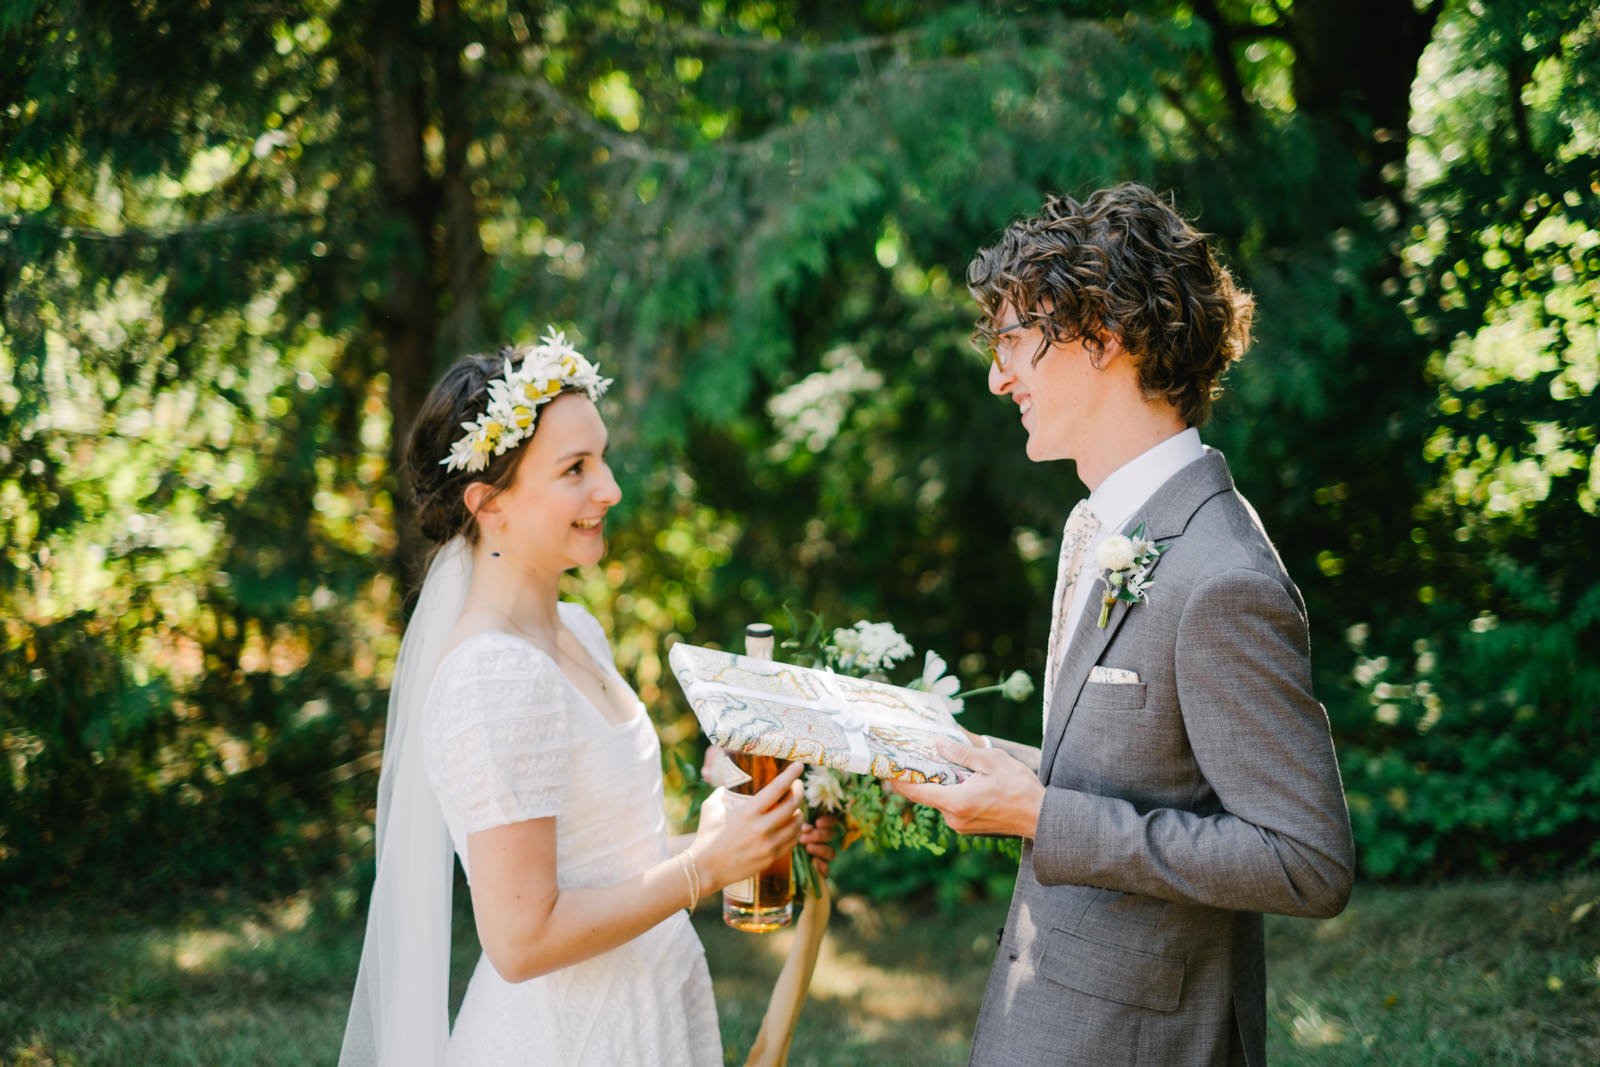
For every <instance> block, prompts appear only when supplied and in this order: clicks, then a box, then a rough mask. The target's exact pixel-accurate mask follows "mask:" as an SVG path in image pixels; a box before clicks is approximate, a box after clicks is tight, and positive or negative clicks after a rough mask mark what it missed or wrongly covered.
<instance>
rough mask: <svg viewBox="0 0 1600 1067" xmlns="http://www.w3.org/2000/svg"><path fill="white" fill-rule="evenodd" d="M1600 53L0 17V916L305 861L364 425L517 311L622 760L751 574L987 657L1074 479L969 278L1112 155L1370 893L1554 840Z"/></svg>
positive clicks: (436, 10)
mask: <svg viewBox="0 0 1600 1067" xmlns="http://www.w3.org/2000/svg"><path fill="white" fill-rule="evenodd" d="M1597 56H1600V21H1597V19H1596V16H1595V14H1594V12H1593V10H1592V9H1591V8H1590V6H1588V5H1584V4H1581V3H1576V2H1571V0H1547V2H1541V3H1538V4H1532V5H1529V4H1512V3H1509V2H1506V0H1472V2H1450V3H1445V2H1442V0H1436V2H1432V3H1428V4H1426V5H1424V6H1420V7H1419V6H1416V5H1404V4H1402V5H1394V4H1380V3H1377V0H1359V2H1354V3H1352V2H1349V0H1347V2H1344V3H1337V4H1336V3H1333V2H1331V0H1301V2H1298V3H1293V4H1291V3H1289V2H1288V0H1271V2H1264V3H1257V2H1246V0H1198V2H1189V3H1179V2H1171V0H1141V2H1139V3H1135V4H1131V5H1128V4H1121V5H1110V4H1101V3H1093V2H1089V0H1067V2H1062V3H1053V4H1050V3H1040V4H1012V5H1004V6H1000V5H990V4H984V3H948V2H946V3H933V4H917V5H911V4H905V3H899V2H894V0H873V2H871V3H867V4H860V5H850V4H837V5H829V4H825V5H798V4H787V3H773V4H743V3H723V2H717V3H698V4H691V3H681V2H656V3H648V2H647V3H636V2H632V0H629V2H621V0H616V2H581V3H572V4H565V5H554V6H550V7H548V8H545V9H541V10H534V9H525V8H523V7H521V6H519V5H511V4H506V3H503V2H473V0H432V2H431V3H424V4H421V5H416V4H400V3H397V2H380V0H368V2H364V3H356V2H337V0H321V2H310V3H300V4H292V3H287V2H274V0H261V2H253V3H250V4H223V3H215V2H213V3H209V4H207V3H192V4H172V3H163V2H159V0H146V2H143V3H139V4H130V5H122V6H118V5H53V4H45V3H40V2H35V0H12V2H10V3H7V4H5V5H4V6H0V57H3V58H0V316H3V318H0V364H3V370H4V372H5V373H4V375H3V376H0V419H3V426H4V433H3V435H0V503H3V507H0V526H3V527H4V530H5V554H6V555H5V559H6V567H5V568H4V570H3V571H0V597H3V598H4V609H3V614H4V617H5V645H4V647H5V657H6V658H5V666H4V669H3V671H0V746H3V748H4V751H5V755H6V757H7V759H6V763H5V764H4V765H3V766H0V810H3V811H4V812H5V814H4V816H3V817H0V870H4V871H5V872H6V875H7V877H6V884H7V886H8V887H11V889H10V891H12V892H29V891H33V890H35V889H40V888H43V887H47V886H49V885H52V884H56V883H60V882H63V881H65V880H66V879H68V878H70V877H73V876H74V874H75V872H82V871H85V870H93V869H100V870H109V869H110V866H109V864H110V861H113V860H116V861H123V863H122V866H123V868H124V869H133V870H136V871H139V872H142V877H143V879H145V880H146V881H150V882H158V883H160V884H171V883H173V882H174V881H177V882H180V883H186V882H194V883H201V882H210V881H217V880H233V879H239V878H250V879H258V878H278V879H281V880H284V881H286V882H287V881H290V880H293V879H298V878H301V877H304V876H305V875H306V873H307V872H308V871H314V870H325V869H327V867H328V866H330V865H335V866H337V865H348V864H350V863H352V862H354V857H356V856H359V854H360V849H361V847H362V843H363V841H364V840H365V836H364V835H365V834H366V823H365V819H364V816H363V812H364V811H365V808H366V806H367V804H368V803H369V802H370V796H371V791H372V775H371V772H372V770H373V769H374V768H375V767H376V754H377V749H378V746H379V744H380V742H381V738H380V737H379V734H380V733H381V730H380V729H379V727H380V725H381V721H382V710H383V705H384V699H383V688H384V686H385V685H386V679H387V675H388V671H389V668H390V664H391V661H392V657H393V652H394V649H395V647H396V644H397V639H398V631H399V627H400V625H401V620H402V618H403V602H404V594H405V591H406V590H407V588H408V587H409V584H410V582H411V581H412V579H413V576H414V575H413V571H412V569H411V567H412V564H413V562H414V560H415V559H416V558H417V555H418V552H419V543H418V538H417V535H416V534H415V532H414V530H413V528H412V527H411V525H410V524H409V522H408V521H407V518H406V515H405V510H404V508H403V507H400V508H397V507H396V506H395V504H394V501H395V500H396V499H403V491H404V487H403V486H399V485H397V484H396V483H395V479H394V474H393V471H394V469H395V466H394V464H393V462H392V460H393V456H394V454H395V449H396V447H397V443H398V442H399V441H401V440H403V437H404V434H405V431H406V429H407V427H408V426H409V424H410V420H411V418H412V416H413V413H414V412H415V411H416V408H417V405H418V403H419V401H420V398H421V396H422V395H423V394H424V393H425V391H426V389H427V388H428V386H429V384H430V382H431V379H432V377H433V376H434V374H435V373H436V372H437V371H438V369H440V368H441V367H442V366H443V365H444V364H445V363H447V362H448V361H449V360H450V359H451V358H453V357H454V356H455V355H457V354H460V353H461V352H464V351H469V350H475V349H482V348H486V347H489V346H490V345H492V344H494V343H497V342H499V341H502V340H508V339H528V338H531V337H533V336H535V335H537V334H538V333H539V332H541V330H542V328H543V326H544V325H545V324H546V323H555V324H558V325H561V326H564V327H567V328H569V329H571V330H574V331H575V332H576V333H577V334H578V335H579V336H581V337H582V338H583V339H584V341H585V347H586V350H588V351H589V352H591V353H592V354H594V355H596V356H597V357H598V358H599V359H600V360H601V361H602V363H603V364H604V365H605V366H606V368H607V370H608V373H614V374H615V375H616V377H617V378H618V380H619V386H618V389H617V390H616V394H615V395H616V396H617V397H618V399H617V400H616V401H615V402H614V405H613V407H612V408H611V409H610V414H611V422H612V429H613V439H614V441H615V442H616V445H617V447H616V455H617V457H618V465H619V468H620V471H621V474H622V478H623V483H624V489H625V492H626V494H627V500H626V502H625V504H624V517H623V518H622V520H621V522H620V523H618V526H619V529H618V531H617V534H616V537H615V540H614V542H613V546H612V557H611V561H610V562H608V563H607V564H606V565H605V566H604V567H603V568H601V569H598V570H597V571H596V572H594V573H591V574H587V575H581V576H578V577H577V578H575V579H574V581H573V585H572V587H571V588H572V592H573V593H574V595H579V596H582V597H584V598H585V599H587V600H588V601H589V602H590V603H591V605H592V606H593V607H594V608H595V610H596V612H597V614H599V615H600V616H601V618H602V620H603V621H604V622H605V623H607V625H608V629H609V631H610V632H611V633H613V634H614V635H615V637H616V642H617V647H618V651H619V657H620V659H621V660H622V662H623V665H624V667H625V669H627V670H629V671H630V672H631V673H632V674H633V676H634V677H635V678H636V679H637V681H638V683H639V688H640V690H641V694H642V695H643V697H644V698H645V699H646V701H647V703H649V704H650V706H651V707H652V708H653V710H654V711H655V713H656V714H657V717H658V720H659V722H660V724H661V726H662V729H663V733H664V736H665V737H666V739H667V740H668V742H669V743H671V744H674V745H678V746H690V747H692V746H693V745H694V743H695V731H694V729H693V723H692V721H690V720H688V719H687V718H686V717H685V716H684V715H683V712H682V709H681V707H680V706H679V705H678V704H677V703H676V702H675V701H676V698H677V692H676V689H675V687H674V686H673V685H672V684H671V683H669V682H666V681H665V680H664V676H663V663H664V656H663V650H664V648H665V646H666V645H667V644H668V643H669V642H670V641H671V640H674V639H676V638H679V637H687V638H691V639H694V640H697V641H724V640H729V639H731V638H732V637H733V636H734V635H735V634H736V633H737V632H738V631H739V629H740V628H741V627H742V625H743V623H744V622H746V621H748V620H749V619H750V618H754V617H761V618H767V619H773V620H776V619H777V618H779V617H781V612H782V605H783V604H784V603H785V602H790V603H794V604H797V605H803V606H805V607H807V608H811V609H814V610H817V611H820V612H822V613H824V614H826V615H828V616H829V617H833V618H840V619H847V618H854V617H860V616H866V617H877V618H892V619H894V620H895V621H896V622H897V623H898V624H899V625H900V626H901V628H902V629H904V630H905V631H906V632H907V634H908V635H909V636H910V637H911V638H912V640H913V642H914V643H916V644H918V645H928V646H932V647H936V648H939V649H940V650H941V651H943V652H944V653H945V654H946V655H948V656H950V657H951V658H952V660H953V662H954V663H955V665H956V666H957V667H958V669H959V670H960V672H961V674H962V675H963V677H965V678H966V679H967V680H968V681H969V682H972V683H977V682H979V681H981V680H983V679H984V678H986V677H994V676H997V675H999V674H1002V673H1005V672H1007V671H1009V670H1010V669H1011V668H1013V667H1016V666H1024V667H1028V668H1030V669H1032V670H1034V671H1035V672H1037V671H1038V670H1039V669H1040V668H1041V666H1042V660H1043V647H1044V644H1045V636H1046V635H1045V631H1044V627H1045V624H1046V621H1047V620H1046V618H1045V615H1044V612H1043V611H1042V610H1041V609H1040V605H1041V604H1043V603H1044V601H1045V599H1047V596H1048V589H1049V587H1050V583H1051V581H1052V577H1053V575H1052V570H1053V563H1054V559H1055V551H1054V544H1055V540H1056V538H1057V537H1058V536H1059V535H1058V533H1057V530H1058V527H1059V524H1060V522H1061V518H1062V516H1063V515H1064V514H1065V512H1066V510H1067V508H1068V507H1069V506H1070V504H1071V502H1072V500H1073V498H1074V497H1075V496H1076V495H1078V494H1079V493H1080V492H1081V489H1080V488H1079V487H1078V485H1077V483H1076V481H1075V479H1073V478H1072V476H1071V472H1070V471H1068V470H1065V469H1055V468H1039V467H1034V466H1032V465H1030V464H1028V463H1027V461H1026V460H1025V458H1024V457H1023V455H1022V449H1021V447H1020V434H1019V431H1018V430H1017V429H1016V427H1015V423H1014V421H1013V419H1012V416H1011V415H1010V414H1009V413H1008V412H1007V410H1006V409H1005V408H1004V406H1002V405H999V404H997V403H995V402H994V401H993V399H992V398H990V397H988V396H987V394H986V393H984V391H983V388H982V384H981V381H982V379H981V365H980V364H979V363H978V362H976V361H975V360H974V358H973V355H972V353H971V351H970V349H969V347H968V346H967V344H966V335H967V333H968V331H969V329H970V325H971V319H972V310H971V307H970V303H969V300H968V298H967V296H966V294H965V291H964V285H963V275H964V270H965V265H966V262H967V260H968V258H969V257H970V255H971V253H972V251H973V250H974V249H975V248H976V247H978V246H979V245H981V244H983V243H986V242H987V241H988V240H989V239H991V238H992V237H993V236H994V234H995V233H996V232H997V231H998V230H999V228H1000V227H1002V226H1003V225H1004V224H1005V222H1007V221H1008V220H1009V219H1010V218H1012V217H1014V216H1016V215H1018V214H1021V213H1026V212H1031V211H1032V210H1034V209H1036V208H1037V206H1038V204H1039V202H1040V201H1041V200H1042V198H1043V196H1044V194H1045V193H1046V192H1048V191H1052V190H1069V191H1079V192H1081V191H1085V190H1087V189H1089V188H1092V187H1093V186H1095V185H1098V184H1102V183H1106V182H1111V181H1115V180H1120V179H1123V178H1135V179H1139V180H1143V181H1146V182H1149V183H1151V184H1153V185H1155V186H1157V187H1160V188H1164V189H1173V190H1176V191H1177V196H1178V199H1179V202H1180V205H1181V206H1182V207H1184V208H1185V209H1186V210H1188V211H1190V212H1192V213H1195V214H1197V215H1198V217H1199V222H1200V224H1201V225H1202V226H1203V227H1204V228H1206V229H1208V230H1210V231H1212V232H1214V233H1216V234H1217V235H1218V236H1219V237H1220V239H1221V241H1222V243H1223V247H1224V249H1225V251H1226V253H1227V256H1228V259H1229V262H1230V264H1231V265H1232V266H1233V268H1234V269H1235V270H1236V272H1237V273H1238V274H1239V275H1240V276H1241V278H1242V279H1243V281H1244V282H1245V284H1246V285H1247V286H1248V287H1249V288H1251V289H1252V290H1253V291H1254V292H1255V293H1256V296H1257V299H1258V302H1259V306H1260V317H1259V321H1260V327H1259V339H1258V343H1257V346H1256V349H1255V351H1254V352H1253V353H1252V354H1251V355H1250V356H1249V357H1248V358H1247V359H1246V360H1245V361H1244V362H1243V363H1242V364H1241V365H1240V366H1239V368H1238V370H1237V371H1236V372H1235V374H1234V377H1233V380H1232V381H1231V382H1230V387H1229V393H1228V394H1227V395H1226V396H1225V397H1224V399H1223V401H1222V402H1221V404H1220V406H1219V408H1218V413H1217V418H1216V422H1215V424H1214V425H1213V427H1211V428H1210V429H1209V430H1208V431H1207V437H1208V439H1209V440H1210V441H1211V442H1212V443H1213V444H1216V445H1218V446H1219V447H1221V448H1222V449H1223V450H1224V451H1225V452H1226V453H1227V454H1228V456H1229V459H1230V463H1231V465H1232V466H1233V469H1234V472H1235V475H1236V477H1237V479H1238V480H1239V482H1240V483H1241V486H1242V488H1243V489H1244V490H1245V492H1246V493H1247V494H1248V495H1250V496H1251V497H1252V499H1253V500H1254V501H1255V502H1256V504H1257V505H1258V507H1259V508H1260V510H1261V511H1262V512H1263V517H1264V519H1265V520H1266V523H1267V525H1268V528H1269V530H1270V531H1271V532H1272V533H1273V534H1274V535H1275V537H1276V539H1277V541H1278V543H1279V546H1280V548H1281V550H1282V551H1283V554H1284V556H1285V559H1286V562H1287V563H1288V565H1289V568H1290V570H1291V573H1293V574H1294V575H1295V576H1296V578H1297V579H1298V580H1299V581H1300V583H1301V585H1302V587H1303V589H1304V591H1305V592H1306V594H1307V598H1308V601H1309V604H1310V607H1311V617H1312V626H1313V643H1314V649H1315V652H1316V661H1315V662H1316V668H1317V672H1318V680H1319V685H1320V688H1321V692H1322V694H1323V696H1324V699H1325V701H1326V702H1327V703H1328V705H1329V708H1330V713H1331V715H1332V718H1333V722H1334V726H1335V732H1336V737H1337V740H1338V742H1339V744H1340V746H1341V755H1342V758H1343V762H1344V769H1345V774H1346V785H1347V788H1348V790H1349V792H1350V796H1351V801H1352V807H1353V811H1354V814H1355V817H1356V820H1357V829H1358V835H1359V838H1360V842H1361V845H1362V855H1363V863H1364V864H1365V867H1366V869H1367V871H1368V872H1369V873H1372V874H1375V875H1380V876H1400V877H1420V876H1424V875H1428V874H1438V873H1448V872H1452V871H1462V870H1502V869H1524V868H1541V867H1549V866H1555V865H1559V864H1570V863H1586V862H1587V863H1592V862H1593V861H1594V859H1595V858H1596V855H1597V854H1596V852H1595V848H1594V845H1593V842H1594V841H1595V840H1596V839H1597V838H1600V834H1597V833H1596V830H1597V829H1600V827H1597V825H1596V818H1595V816H1594V815H1593V814H1592V813H1593V811H1595V810H1596V807H1595V803H1594V802H1595V800H1596V799H1597V793H1600V764H1597V763H1596V761H1595V758H1594V756H1593V755H1592V752H1593V750H1594V740H1595V739H1594V714H1595V708H1596V704H1597V699H1596V698H1597V692H1600V673H1597V671H1600V668H1596V667H1595V666H1594V664H1596V663H1597V662H1600V656H1596V654H1595V653H1596V651H1597V649H1596V641H1597V639H1596V633H1597V629H1596V627H1597V616H1600V587H1597V585H1596V582H1595V579H1594V578H1593V575H1594V573H1595V569H1596V568H1595V562H1596V561H1595V558H1594V553H1595V549H1594V548H1593V547H1592V546H1593V542H1594V538H1593V537H1592V535H1591V534H1590V531H1591V530H1592V528H1593V520H1594V517H1595V511H1596V506H1597V495H1596V494H1597V491H1600V481H1597V480H1596V479H1600V475H1597V474H1595V473H1594V472H1595V470H1596V467H1597V458H1600V456H1597V452H1596V449H1597V444H1600V442H1597V441H1596V433H1597V429H1596V427H1597V419H1596V409H1595V400H1594V390H1595V385H1596V380H1597V377H1600V354H1597V344H1596V334H1597V328H1600V323H1597V321H1596V311H1595V307H1596V305H1597V303H1600V302H1597V301H1596V299H1595V297H1596V289H1597V286H1596V273H1597V271H1600V252H1597V250H1596V245H1597V241H1596V238H1595V236H1594V235H1595V234H1596V232H1600V231H1597V222H1600V220H1597V219H1596V218H1595V215H1596V210H1597V204H1600V166H1597V151H1600V116H1597V114H1596V105H1595V101H1596V100H1597V99H1600V94H1597V93H1596V92H1595V87H1596V81H1597V73H1600V59H1597ZM975 714H979V713H975ZM985 714H987V715H988V717H987V718H984V719H982V720H981V721H976V722H975V723H974V724H973V725H975V726H976V727H979V728H984V729H994V730H1001V731H1004V732H1008V733H1012V734H1014V735H1018V736H1022V737H1024V738H1026V736H1027V735H1028V733H1029V731H1035V732H1036V731H1037V729H1038V725H1037V715H1036V713H1033V712H1015V713H1011V712H1005V711H1001V710H995V711H993V712H988V713H985ZM96 864H102V865H103V866H99V867H98V868H97V867H96V866H95V865H96ZM880 874H881V872H880ZM970 874H971V872H966V871H963V873H962V874H961V877H967V876H968V875H970ZM974 877H976V876H974ZM137 880H138V879H135V881H137Z"/></svg>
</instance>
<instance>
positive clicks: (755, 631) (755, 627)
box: [744, 622, 772, 637]
mask: <svg viewBox="0 0 1600 1067" xmlns="http://www.w3.org/2000/svg"><path fill="white" fill-rule="evenodd" d="M744 635H745V636H746V637H771V636H772V624H771V623H765V622H753V623H751V624H750V625H748V626H746V627H745V628H744Z"/></svg>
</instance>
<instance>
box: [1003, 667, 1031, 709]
mask: <svg viewBox="0 0 1600 1067" xmlns="http://www.w3.org/2000/svg"><path fill="white" fill-rule="evenodd" d="M1000 695H1001V696H1003V697H1005V698H1006V699H1007V700H1014V701H1016V702H1017V703H1019V704H1020V703H1022V701H1024V700H1027V699H1028V698H1029V697H1031V696H1033V679H1032V678H1030V677H1028V672H1027V671H1012V672H1011V677H1009V678H1007V679H1006V680H1005V681H1003V682H1001V683H1000Z"/></svg>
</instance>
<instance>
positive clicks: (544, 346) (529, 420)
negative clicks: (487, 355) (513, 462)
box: [439, 330, 611, 472]
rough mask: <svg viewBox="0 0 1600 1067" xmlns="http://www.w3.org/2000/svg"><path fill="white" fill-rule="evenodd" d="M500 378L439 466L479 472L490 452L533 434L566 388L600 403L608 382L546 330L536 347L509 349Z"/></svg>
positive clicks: (512, 445) (505, 448) (559, 335)
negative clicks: (544, 407)
mask: <svg viewBox="0 0 1600 1067" xmlns="http://www.w3.org/2000/svg"><path fill="white" fill-rule="evenodd" d="M504 361H505V369H504V372H503V374H502V376H501V377H499V378H495V379H492V380H491V381H490V382H489V383H488V389H489V403H488V405H487V408H486V410H485V411H484V413H483V414H482V415H480V416H478V418H476V419H474V420H473V421H471V422H464V423H462V424H461V428H462V429H463V430H465V431H467V432H466V435H465V436H464V437H461V438H459V439H458V440H456V442H455V443H454V444H452V445H451V446H450V454H449V455H447V456H445V457H444V458H443V459H441V460H440V461H439V462H440V463H441V464H443V465H444V466H445V467H448V468H449V469H451V470H466V471H473V472H476V471H480V470H483V469H484V468H485V467H487V466H488V465H489V457H490V455H491V454H493V455H496V456H501V455H504V454H505V453H507V452H509V451H511V449H513V448H515V447H517V446H518V445H519V444H521V443H522V442H523V441H525V440H527V439H528V437H529V436H531V435H532V434H533V429H534V424H535V423H536V422H537V421H538V418H539V408H540V407H541V406H542V405H544V404H548V403H549V402H550V401H551V400H554V399H555V398H556V397H557V396H559V395H560V393H561V391H562V390H563V389H566V388H575V389H581V390H583V392H584V394H585V395H586V396H588V398H589V399H590V400H594V401H598V400H599V399H600V398H601V397H602V396H603V395H605V391H606V390H607V389H608V388H610V386H611V380H610V379H609V378H602V377H601V376H600V371H599V369H598V368H597V367H595V365H594V364H592V363H590V362H589V361H588V360H587V359H585V358H584V357H583V356H582V355H580V354H579V353H578V350H577V349H575V348H573V347H572V345H571V344H570V343H568V341H567V338H566V335H565V334H563V333H560V332H559V331H556V330H548V331H546V333H545V335H544V338H543V339H542V340H541V341H540V342H539V343H538V344H536V345H518V346H517V347H515V348H511V349H507V350H506V354H505V356H504Z"/></svg>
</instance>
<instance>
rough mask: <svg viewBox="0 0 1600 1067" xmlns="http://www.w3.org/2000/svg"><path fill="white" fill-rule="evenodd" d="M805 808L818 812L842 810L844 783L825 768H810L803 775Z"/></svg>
mask: <svg viewBox="0 0 1600 1067" xmlns="http://www.w3.org/2000/svg"><path fill="white" fill-rule="evenodd" d="M805 796H806V807H807V808H809V809H810V810H811V811H812V812H813V813H815V812H818V811H832V812H841V811H843V810H844V783H843V782H841V781H839V776H838V775H837V774H835V773H834V772H833V771H831V770H829V769H828V768H826V767H811V768H809V769H808V770H807V771H806V775H805Z"/></svg>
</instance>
